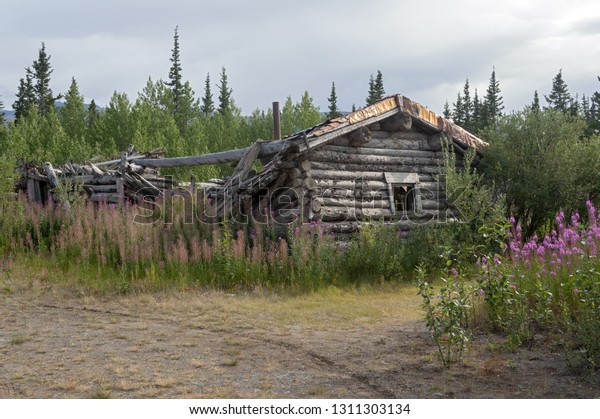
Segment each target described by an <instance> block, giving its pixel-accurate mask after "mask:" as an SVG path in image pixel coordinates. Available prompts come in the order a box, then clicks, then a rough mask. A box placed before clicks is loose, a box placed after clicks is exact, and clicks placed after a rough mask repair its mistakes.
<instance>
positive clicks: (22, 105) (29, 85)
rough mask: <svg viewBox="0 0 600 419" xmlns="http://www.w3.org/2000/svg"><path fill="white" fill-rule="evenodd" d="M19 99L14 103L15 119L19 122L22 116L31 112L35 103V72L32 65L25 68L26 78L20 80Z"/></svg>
mask: <svg viewBox="0 0 600 419" xmlns="http://www.w3.org/2000/svg"><path fill="white" fill-rule="evenodd" d="M16 96H17V100H16V101H15V102H14V103H13V105H12V106H13V109H14V110H15V120H16V121H17V122H19V121H20V120H21V118H23V117H24V116H25V115H27V114H28V113H29V110H30V109H31V107H32V106H34V105H35V92H34V90H33V72H32V71H31V68H30V67H27V68H26V69H25V78H24V79H23V78H21V79H20V80H19V87H18V88H17V95H16Z"/></svg>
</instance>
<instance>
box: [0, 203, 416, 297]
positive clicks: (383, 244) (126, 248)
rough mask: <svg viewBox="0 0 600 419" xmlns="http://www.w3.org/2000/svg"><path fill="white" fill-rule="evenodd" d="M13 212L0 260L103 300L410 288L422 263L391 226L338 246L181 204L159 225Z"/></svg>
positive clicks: (132, 210) (307, 228) (117, 216)
mask: <svg viewBox="0 0 600 419" xmlns="http://www.w3.org/2000/svg"><path fill="white" fill-rule="evenodd" d="M11 204H12V205H8V206H5V207H3V213H2V215H1V216H0V234H1V238H0V251H1V252H2V254H3V255H4V257H10V258H12V259H20V260H25V261H29V262H32V261H34V260H38V261H40V263H43V264H44V265H46V267H48V268H54V269H57V270H58V271H60V272H63V273H71V274H72V273H75V274H76V275H75V276H77V277H78V278H79V279H78V282H80V283H81V285H85V286H87V287H89V288H91V289H93V290H97V291H100V292H119V293H126V292H130V291H136V290H155V289H164V288H169V287H173V286H175V287H184V288H185V287H199V286H210V287H217V288H226V289H249V288H255V287H263V288H268V289H277V288H285V289H288V290H297V291H306V290H314V289H318V288H322V287H325V286H328V285H340V286H344V285H349V286H354V285H357V284H361V283H371V282H372V283H375V282H381V281H398V280H403V279H405V280H408V279H410V278H412V272H413V270H414V267H415V266H416V264H417V263H418V262H419V260H421V259H422V258H415V257H413V259H414V260H413V259H411V260H413V263H412V264H411V263H408V264H407V263H406V260H405V258H404V257H403V255H408V254H415V253H417V252H415V250H414V247H415V246H420V244H419V243H413V244H412V245H411V244H410V243H409V242H407V241H406V240H404V239H402V237H401V235H400V234H399V232H398V231H397V230H396V229H395V228H393V227H392V228H390V227H384V226H373V227H369V228H365V229H364V231H363V232H362V233H361V234H360V235H359V236H358V237H357V238H356V239H355V240H351V241H340V240H339V239H337V238H336V237H335V236H334V235H333V234H331V233H330V232H329V230H328V227H327V226H326V225H325V224H323V223H320V222H313V223H310V224H306V223H305V224H294V225H290V226H287V227H283V228H282V227H281V226H274V225H264V224H249V225H242V226H239V225H238V226H233V225H226V224H215V223H208V222H206V221H208V220H207V219H202V220H201V219H200V217H190V216H189V214H188V213H186V211H185V208H184V206H183V205H175V206H174V208H173V211H170V210H169V211H165V213H166V212H168V215H169V216H168V217H166V216H165V214H161V215H159V216H157V217H156V219H155V222H153V223H138V222H135V221H134V220H136V216H137V217H138V218H139V215H140V212H141V211H143V210H142V209H140V208H139V207H136V206H131V205H125V206H123V207H118V206H115V205H110V204H105V203H100V204H91V203H81V204H79V205H74V206H72V207H71V208H70V209H69V210H65V209H64V208H61V207H60V206H54V205H52V204H50V205H48V206H41V205H37V204H30V203H26V202H24V201H22V200H21V201H16V202H12V203H11ZM201 211H202V212H201V213H203V211H204V209H202V210H201ZM207 212H210V211H207ZM165 220H166V221H165ZM411 246H412V247H411ZM25 263H27V262H25ZM69 276H70V277H72V275H69Z"/></svg>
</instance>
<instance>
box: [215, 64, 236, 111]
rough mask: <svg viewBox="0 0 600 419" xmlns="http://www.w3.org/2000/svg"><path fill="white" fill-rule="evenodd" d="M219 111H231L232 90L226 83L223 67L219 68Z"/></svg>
mask: <svg viewBox="0 0 600 419" xmlns="http://www.w3.org/2000/svg"><path fill="white" fill-rule="evenodd" d="M218 87H219V113H220V114H221V115H226V114H228V113H229V112H230V111H231V94H232V93H233V90H232V89H230V88H229V85H228V83H227V74H226V73H225V67H222V68H221V79H220V81H219V86H218Z"/></svg>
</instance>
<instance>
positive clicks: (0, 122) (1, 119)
mask: <svg viewBox="0 0 600 419" xmlns="http://www.w3.org/2000/svg"><path fill="white" fill-rule="evenodd" d="M3 111H4V102H2V97H1V96H0V130H2V129H3V127H4V112H3Z"/></svg>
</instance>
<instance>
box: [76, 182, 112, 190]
mask: <svg viewBox="0 0 600 419" xmlns="http://www.w3.org/2000/svg"><path fill="white" fill-rule="evenodd" d="M83 187H84V188H89V189H91V190H92V191H94V192H116V191H117V184H116V183H115V184H114V185H89V184H86V185H83Z"/></svg>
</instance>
